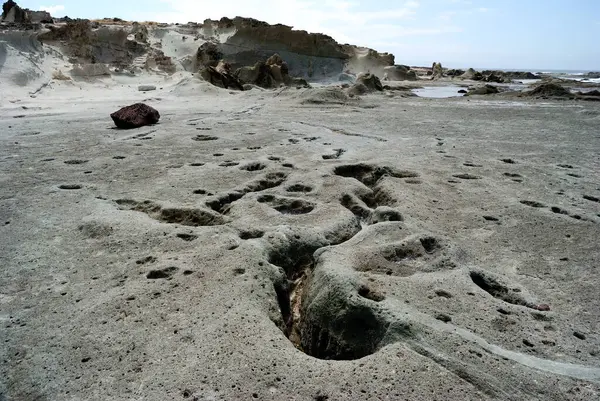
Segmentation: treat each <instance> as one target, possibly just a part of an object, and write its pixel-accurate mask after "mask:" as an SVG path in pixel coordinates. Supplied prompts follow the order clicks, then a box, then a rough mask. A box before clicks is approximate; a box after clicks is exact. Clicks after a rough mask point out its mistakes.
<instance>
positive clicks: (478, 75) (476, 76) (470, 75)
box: [460, 68, 483, 81]
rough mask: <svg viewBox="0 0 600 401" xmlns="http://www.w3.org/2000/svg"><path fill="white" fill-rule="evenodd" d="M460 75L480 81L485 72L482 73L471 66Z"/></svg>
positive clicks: (463, 77)
mask: <svg viewBox="0 0 600 401" xmlns="http://www.w3.org/2000/svg"><path fill="white" fill-rule="evenodd" d="M460 77H461V78H462V79H471V80H473V81H480V80H481V79H483V74H481V73H480V72H479V71H475V70H474V69H473V68H469V69H468V70H467V71H465V73H464V74H462V75H461V76H460Z"/></svg>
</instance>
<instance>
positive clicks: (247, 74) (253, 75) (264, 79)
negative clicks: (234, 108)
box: [234, 61, 276, 89]
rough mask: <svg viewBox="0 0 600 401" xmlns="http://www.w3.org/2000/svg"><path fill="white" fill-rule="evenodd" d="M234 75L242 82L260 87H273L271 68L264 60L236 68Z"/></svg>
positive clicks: (274, 82)
mask: <svg viewBox="0 0 600 401" xmlns="http://www.w3.org/2000/svg"><path fill="white" fill-rule="evenodd" d="M234 76H235V77H236V78H237V79H238V80H239V81H240V82H241V83H242V84H253V85H256V86H260V87H261V88H267V89H268V88H273V87H274V86H275V84H276V81H275V78H274V77H273V74H272V72H271V68H270V67H269V66H268V65H267V64H266V63H264V62H260V61H259V62H258V63H256V64H255V65H254V66H252V67H242V68H238V69H237V70H236V71H235V73H234Z"/></svg>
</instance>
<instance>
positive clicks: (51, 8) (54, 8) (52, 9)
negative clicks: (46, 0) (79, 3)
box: [38, 5, 65, 15]
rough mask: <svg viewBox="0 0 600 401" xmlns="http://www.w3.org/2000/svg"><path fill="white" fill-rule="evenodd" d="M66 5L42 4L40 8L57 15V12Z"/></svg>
mask: <svg viewBox="0 0 600 401" xmlns="http://www.w3.org/2000/svg"><path fill="white" fill-rule="evenodd" d="M64 9H65V6H62V5H56V6H40V7H38V10H42V11H48V12H49V13H50V14H51V15H56V13H57V12H59V11H63V10H64Z"/></svg>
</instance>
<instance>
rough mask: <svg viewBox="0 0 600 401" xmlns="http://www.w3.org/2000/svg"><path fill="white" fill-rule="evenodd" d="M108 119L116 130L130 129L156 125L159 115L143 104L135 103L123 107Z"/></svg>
mask: <svg viewBox="0 0 600 401" xmlns="http://www.w3.org/2000/svg"><path fill="white" fill-rule="evenodd" d="M110 117H111V118H112V119H113V121H114V122H115V125H116V126H117V127H118V128H122V129H131V128H139V127H143V126H145V125H152V124H156V123H157V122H158V120H159V119H160V113H159V112H158V111H157V110H156V109H154V108H152V107H150V106H148V105H146V104H144V103H136V104H133V105H131V106H127V107H123V108H122V109H120V110H118V111H116V112H114V113H112V114H111V115H110Z"/></svg>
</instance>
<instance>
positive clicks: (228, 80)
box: [200, 63, 244, 91]
mask: <svg viewBox="0 0 600 401" xmlns="http://www.w3.org/2000/svg"><path fill="white" fill-rule="evenodd" d="M230 71H231V66H230V65H228V64H225V63H223V64H221V63H220V64H219V65H217V67H211V66H208V67H204V68H203V69H202V70H200V76H201V77H202V79H204V80H205V81H206V82H209V83H211V84H212V85H215V86H218V87H220V88H224V89H237V90H241V91H243V90H244V85H243V84H242V83H241V82H240V80H239V79H238V78H237V77H235V76H234V75H232V74H231V72H230Z"/></svg>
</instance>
